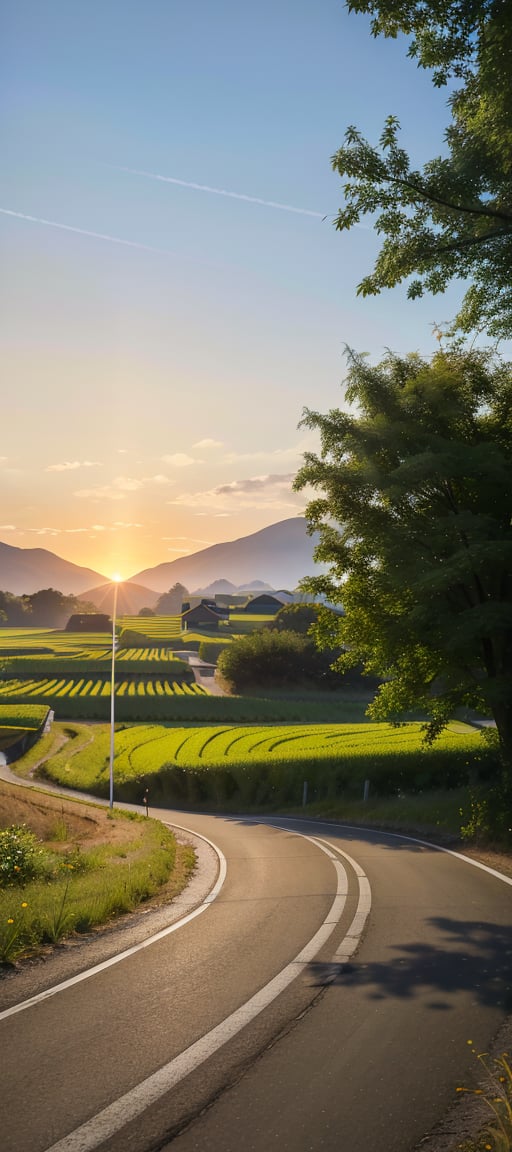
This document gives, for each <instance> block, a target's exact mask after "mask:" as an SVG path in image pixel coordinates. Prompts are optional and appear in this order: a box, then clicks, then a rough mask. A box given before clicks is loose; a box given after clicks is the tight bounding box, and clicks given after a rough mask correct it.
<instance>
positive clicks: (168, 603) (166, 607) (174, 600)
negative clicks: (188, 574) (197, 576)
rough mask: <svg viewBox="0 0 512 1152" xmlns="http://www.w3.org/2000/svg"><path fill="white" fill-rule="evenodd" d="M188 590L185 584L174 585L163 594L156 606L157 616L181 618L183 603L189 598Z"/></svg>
mask: <svg viewBox="0 0 512 1152" xmlns="http://www.w3.org/2000/svg"><path fill="white" fill-rule="evenodd" d="M188 595H189V592H188V588H185V586H184V584H179V583H178V584H173V586H172V588H169V591H168V592H163V593H162V595H161V596H159V597H158V600H157V602H156V606H155V615H157V616H179V615H180V613H181V611H182V605H183V601H184V600H185V599H186V598H187V597H188Z"/></svg>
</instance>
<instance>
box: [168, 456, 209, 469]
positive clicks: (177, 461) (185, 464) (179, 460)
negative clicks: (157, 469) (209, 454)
mask: <svg viewBox="0 0 512 1152" xmlns="http://www.w3.org/2000/svg"><path fill="white" fill-rule="evenodd" d="M162 460H163V462H164V464H170V465H171V466H172V467H173V468H190V465H191V464H204V460H195V459H194V457H193V456H188V455H187V453H186V452H174V454H173V455H172V456H162Z"/></svg>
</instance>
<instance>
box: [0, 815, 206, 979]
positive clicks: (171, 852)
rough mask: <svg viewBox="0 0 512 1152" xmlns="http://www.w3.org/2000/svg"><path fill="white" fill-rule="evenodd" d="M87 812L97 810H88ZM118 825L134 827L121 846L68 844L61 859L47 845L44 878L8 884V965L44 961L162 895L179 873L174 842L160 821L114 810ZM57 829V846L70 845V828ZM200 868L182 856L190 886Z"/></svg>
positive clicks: (40, 862)
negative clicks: (75, 936)
mask: <svg viewBox="0 0 512 1152" xmlns="http://www.w3.org/2000/svg"><path fill="white" fill-rule="evenodd" d="M82 807H83V810H84V813H85V814H86V813H87V811H90V810H91V806H90V805H83V806H82ZM109 820H111V821H113V822H119V821H121V822H123V823H124V824H126V821H129V822H130V824H129V829H128V835H125V836H124V837H123V839H122V840H121V842H120V843H108V842H107V843H102V844H97V845H95V846H93V847H90V848H88V847H87V844H86V842H85V846H82V848H80V846H78V845H73V844H72V843H65V844H64V845H63V848H64V851H61V852H59V853H58V852H56V851H55V850H53V849H52V848H50V847H49V846H46V845H45V844H42V846H41V847H40V848H39V849H38V851H37V874H36V875H35V876H34V877H33V878H30V879H29V880H28V881H27V882H26V883H23V884H19V883H9V884H6V883H4V884H1V883H0V963H2V962H3V963H13V962H14V961H15V960H16V959H18V958H19V957H21V956H25V955H33V954H38V953H39V952H40V951H41V949H42V948H43V947H44V946H45V945H48V944H55V943H56V942H57V941H58V940H60V939H62V938H63V937H66V936H69V935H70V934H72V933H84V932H89V931H90V930H91V929H92V928H94V927H95V926H96V925H99V924H103V923H105V922H106V921H108V920H110V919H111V918H112V917H114V916H117V915H119V914H122V913H125V912H130V911H132V910H133V909H134V908H136V907H137V905H138V904H140V903H141V901H143V900H146V899H148V898H149V897H152V896H155V895H156V894H157V893H158V891H159V890H160V889H161V888H162V885H164V884H166V883H167V882H168V881H169V879H170V877H171V876H172V874H173V870H174V868H175V861H176V841H175V839H174V836H173V835H172V833H171V832H170V831H169V829H167V828H165V826H164V825H163V824H161V823H160V822H159V821H156V820H151V819H147V818H146V817H142V816H137V815H134V814H132V813H130V814H128V813H124V812H118V811H114V812H113V813H112V814H110V816H109ZM60 831H61V834H60V835H59V828H58V826H57V823H55V824H54V826H53V827H52V830H51V835H52V837H53V840H54V841H57V840H61V841H65V840H66V837H67V831H66V827H65V824H63V827H62V828H61V830H60ZM193 863H194V853H193V852H192V850H191V849H187V850H186V851H185V854H183V852H182V850H181V849H180V871H181V874H182V879H181V882H180V884H179V885H178V887H177V890H179V887H182V886H183V883H185V881H186V878H187V876H188V875H189V873H190V871H191V869H192V867H193Z"/></svg>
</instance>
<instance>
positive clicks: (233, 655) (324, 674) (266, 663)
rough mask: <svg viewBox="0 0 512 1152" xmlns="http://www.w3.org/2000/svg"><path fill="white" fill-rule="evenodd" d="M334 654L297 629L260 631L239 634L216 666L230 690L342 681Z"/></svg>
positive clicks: (324, 683) (221, 655)
mask: <svg viewBox="0 0 512 1152" xmlns="http://www.w3.org/2000/svg"><path fill="white" fill-rule="evenodd" d="M331 659H332V657H331V655H330V654H329V653H325V652H320V651H319V650H318V649H317V648H316V646H315V644H314V643H313V641H312V640H310V639H309V638H308V637H306V636H301V635H299V633H298V632H278V631H258V632H252V633H251V634H249V635H248V636H240V637H239V638H238V639H237V640H233V641H232V642H231V644H230V645H229V646H228V647H227V648H226V649H225V651H224V652H221V654H220V656H219V659H218V662H217V667H218V669H219V672H220V674H221V676H222V677H223V679H224V680H225V681H227V683H228V684H229V685H230V687H231V690H232V691H235V692H239V691H241V690H243V689H244V688H247V687H248V686H249V685H251V684H265V685H267V686H268V685H272V684H273V685H276V684H297V683H301V682H303V681H307V680H309V681H312V682H316V683H321V684H323V685H328V684H329V683H331V682H332V683H335V684H339V682H340V676H339V673H334V672H332V671H331V669H330V663H331Z"/></svg>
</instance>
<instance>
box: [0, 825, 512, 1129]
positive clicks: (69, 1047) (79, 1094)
mask: <svg viewBox="0 0 512 1152" xmlns="http://www.w3.org/2000/svg"><path fill="white" fill-rule="evenodd" d="M161 815H162V816H163V817H164V818H166V819H168V820H169V821H170V822H174V823H177V824H180V823H181V824H186V825H187V826H188V827H189V828H192V829H194V830H196V831H197V832H198V833H200V834H203V835H205V836H206V837H208V838H209V839H210V840H211V841H213V842H214V843H215V844H216V845H217V846H218V847H219V849H220V850H221V853H222V854H223V855H224V857H225V859H226V862H227V871H226V876H225V880H224V883H223V884H222V887H221V888H220V890H219V892H218V894H217V896H216V899H214V900H213V902H212V903H211V904H210V905H209V906H208V907H207V908H206V909H205V910H204V911H203V912H202V913H201V914H200V915H197V916H195V917H194V918H192V919H188V922H187V923H185V924H184V925H183V926H182V927H179V928H177V929H176V930H174V931H173V932H171V933H169V934H168V935H167V936H164V937H163V938H161V939H158V940H156V941H155V942H154V943H153V944H151V945H150V946H148V947H145V948H143V949H141V950H139V951H136V952H134V953H133V954H131V955H129V956H128V957H126V958H125V959H123V960H122V961H121V962H119V963H117V964H115V965H113V966H110V967H107V968H104V969H102V970H101V971H99V972H97V973H96V974H95V975H93V976H90V977H89V978H88V979H85V980H82V981H80V982H78V983H75V984H72V985H71V986H69V987H67V988H65V989H63V990H62V991H60V992H58V993H56V994H55V995H53V996H52V997H51V998H48V999H44V1000H42V1001H38V1002H36V1003H35V1004H33V1005H32V1006H30V1007H27V1008H26V1009H24V1010H22V1011H18V1012H15V1013H14V1014H11V1015H5V1013H4V1014H3V1016H2V1015H1V1014H0V1042H1V1048H2V1053H3V1057H2V1076H1V1078H0V1116H1V1133H0V1142H1V1147H2V1150H3V1152H47V1150H49V1149H52V1152H88V1150H89V1149H90V1150H92V1149H94V1148H101V1149H104V1150H105V1152H106V1150H107V1149H108V1152H149V1150H150V1149H162V1148H169V1147H172V1150H173V1152H191V1150H192V1149H194V1150H196V1149H197V1150H200V1152H210V1150H211V1152H235V1150H236V1152H239V1150H240V1149H244V1152H245V1150H247V1152H273V1150H274V1149H275V1150H276V1152H277V1150H279V1152H286V1150H289V1152H309V1150H310V1149H311V1150H314V1152H316V1150H317V1149H318V1150H320V1149H321V1150H324V1149H326V1150H329V1152H331V1150H332V1152H334V1150H336V1152H340V1150H341V1152H345V1149H346V1150H347V1152H348V1150H349V1149H350V1152H373V1150H374V1149H375V1150H378V1152H412V1149H414V1148H415V1146H416V1145H417V1143H418V1142H419V1141H420V1140H421V1139H422V1137H423V1136H424V1135H425V1134H426V1133H427V1132H428V1131H429V1130H430V1129H431V1128H432V1126H433V1125H434V1123H435V1122H436V1121H437V1120H438V1118H439V1117H441V1116H442V1115H443V1113H444V1111H445V1109H446V1107H447V1105H448V1104H449V1103H450V1102H451V1101H452V1100H453V1096H454V1091H455V1086H456V1085H458V1084H463V1083H466V1084H467V1083H469V1082H470V1078H471V1073H472V1070H473V1069H472V1064H473V1063H474V1061H473V1060H472V1058H471V1048H470V1046H469V1045H468V1043H467V1041H468V1040H470V1039H471V1040H473V1043H474V1047H475V1048H476V1049H478V1050H479V1051H481V1050H484V1049H485V1048H486V1046H487V1045H488V1043H489V1041H490V1040H491V1038H492V1036H493V1035H494V1034H495V1033H496V1031H497V1029H498V1028H499V1026H500V1024H501V1023H502V1021H503V1020H504V1019H505V1017H506V1015H507V1013H508V1012H509V1011H510V1004H511V1000H510V985H511V983H512V960H511V958H512V890H511V886H510V884H507V883H505V882H503V881H502V880H499V879H497V878H496V877H495V876H493V875H490V874H489V872H486V871H484V870H482V869H479V868H476V867H474V866H472V865H470V864H469V863H466V862H464V861H463V860H460V859H457V858H456V857H454V856H453V855H450V854H447V853H444V852H439V851H436V850H435V849H434V848H432V847H429V846H422V845H420V844H418V843H413V842H410V841H408V840H407V839H405V838H403V837H387V836H384V835H382V834H377V833H363V832H361V831H355V830H354V831H351V830H350V829H346V828H345V829H344V828H340V827H337V826H333V825H320V824H317V823H314V824H305V823H303V822H298V823H297V824H296V825H295V826H294V828H295V829H296V831H294V830H293V829H292V826H291V825H290V823H289V822H287V821H286V822H285V821H273V822H270V823H269V822H263V821H261V822H260V821H254V820H244V819H239V820H226V819H222V818H215V817H208V816H196V815H192V814H187V815H186V817H185V816H183V814H181V815H179V814H177V813H161ZM285 824H287V825H288V827H284V825H285ZM307 835H309V836H310V837H312V838H313V839H308V838H306V836H307ZM318 840H320V841H321V843H319V842H318ZM347 855H348V857H349V859H347ZM368 881H369V888H370V889H371V910H370V911H369V915H368V907H369V904H368V891H369V888H368ZM361 931H363V935H362V939H361V938H360V933H361ZM310 942H311V943H310ZM354 949H357V950H356V951H355V952H354ZM351 953H353V954H352V955H351ZM11 983H12V982H11ZM48 984H51V965H50V966H49V969H48ZM12 987H13V988H14V983H12ZM12 999H13V1001H14V1000H15V999H16V996H15V993H13V997H12Z"/></svg>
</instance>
